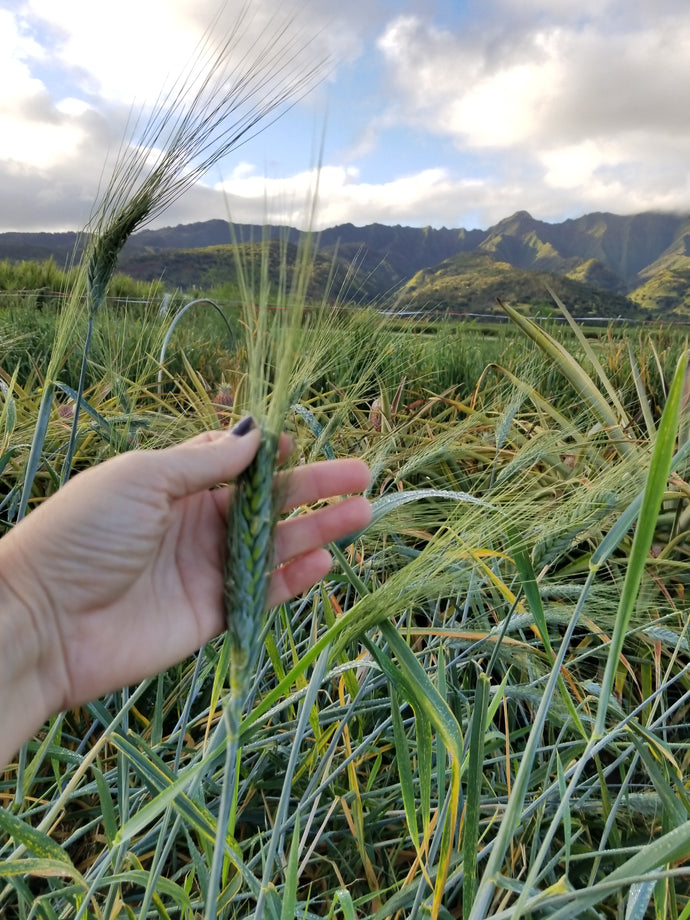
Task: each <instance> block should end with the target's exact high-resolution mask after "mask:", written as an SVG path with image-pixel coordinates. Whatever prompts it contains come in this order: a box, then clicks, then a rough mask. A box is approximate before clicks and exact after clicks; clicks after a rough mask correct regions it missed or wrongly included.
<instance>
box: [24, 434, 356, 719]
mask: <svg viewBox="0 0 690 920" xmlns="http://www.w3.org/2000/svg"><path fill="white" fill-rule="evenodd" d="M222 437H223V438H224V439H225V441H224V442H221V441H220V439H219V438H217V437H212V436H208V437H206V438H201V439H197V441H196V443H195V446H187V445H181V446H180V447H178V448H174V449H171V450H168V451H162V452H153V451H142V452H133V453H131V454H126V455H123V456H122V457H119V458H117V459H116V460H114V461H110V462H109V463H106V464H103V465H102V466H99V467H96V468H93V469H91V470H88V471H87V472H85V473H82V474H80V475H79V476H78V477H76V478H75V479H74V480H73V481H71V482H70V483H68V485H67V486H66V487H65V488H64V489H63V490H62V491H61V492H60V493H58V495H56V496H54V497H53V498H52V499H50V500H49V501H48V502H46V503H45V507H43V508H41V509H39V511H37V512H34V513H33V514H31V515H30V516H29V517H28V519H27V520H26V522H24V523H23V524H22V525H21V526H20V527H19V528H18V529H17V531H16V532H15V534H16V537H20V535H21V537H22V539H23V547H24V550H25V552H24V556H25V557H26V549H27V548H28V547H30V550H29V551H30V553H31V555H32V564H31V569H32V572H37V573H38V584H39V586H40V591H41V592H42V594H43V596H44V598H45V600H46V603H45V604H44V605H42V606H41V608H40V609H43V610H47V611H49V613H48V614H46V615H44V616H42V618H41V623H40V624H37V626H38V628H39V629H40V631H41V641H42V643H43V645H44V647H45V648H46V649H47V650H48V651H47V652H46V655H45V660H44V661H43V662H42V679H43V681H44V683H47V684H49V685H50V686H53V687H59V688H61V691H60V692H61V701H60V703H59V705H58V706H56V707H55V708H65V707H67V706H69V705H74V704H75V703H77V702H82V701H85V700H87V699H91V698H93V697H95V696H97V695H99V694H101V693H103V692H106V691H107V690H111V689H114V688H116V687H120V686H124V685H126V684H129V683H133V682H135V681H138V680H140V679H141V678H143V677H144V676H147V675H149V674H151V673H154V672H156V671H160V670H163V669H164V668H166V667H168V666H170V665H172V664H173V663H175V662H177V661H179V660H181V659H182V658H184V657H185V656H186V655H188V654H189V653H190V652H191V651H193V650H194V649H196V648H198V647H199V646H200V645H201V644H203V642H205V641H207V640H208V639H209V638H211V637H212V636H214V635H216V634H218V633H219V632H220V631H221V630H222V629H223V622H224V621H223V609H222V592H223V574H222V568H223V544H224V532H225V509H226V507H227V502H228V492H227V490H226V489H218V490H214V491H208V486H209V485H211V484H213V483H214V482H217V481H223V480H226V481H227V480H228V479H230V478H233V477H234V476H235V475H237V473H238V472H239V471H240V470H241V469H242V468H244V466H246V463H247V462H248V461H249V459H251V456H253V452H254V451H255V449H256V444H258V436H254V433H252V434H251V435H250V436H249V437H248V438H243V439H241V440H240V439H238V440H237V441H236V442H234V443H233V442H232V441H230V439H229V438H228V436H227V435H223V436H222ZM252 439H253V440H252ZM219 445H220V446H221V447H223V449H224V453H223V455H222V456H217V455H219V454H220V451H219ZM230 448H232V454H231V452H230ZM190 452H191V453H190ZM207 454H208V457H207ZM227 455H229V456H230V458H231V459H228V456H227ZM161 460H164V461H165V463H161ZM190 460H191V462H190ZM171 461H174V462H171ZM204 464H206V467H208V468H206V467H205V466H204ZM201 467H203V469H201ZM367 478H368V472H367V471H366V467H364V465H363V464H361V463H359V462H358V461H347V460H345V461H336V462H334V463H330V464H329V463H325V464H316V465H312V466H311V467H302V468H299V469H298V470H296V471H295V472H294V474H293V475H292V477H291V479H290V485H289V489H288V493H287V501H288V504H289V505H291V506H295V505H300V504H303V503H306V502H313V501H315V500H318V499H319V498H320V497H325V496H328V495H334V494H339V493H341V492H349V491H355V490H359V489H361V488H364V486H365V485H366V480H367ZM368 516H369V510H368V505H367V503H366V502H365V501H364V500H363V499H361V498H360V499H350V500H349V501H347V502H344V503H341V504H339V505H334V506H329V507H327V508H323V509H321V510H320V511H318V512H314V513H312V514H309V515H305V516H302V517H298V518H296V519H294V520H291V521H289V522H284V523H282V524H281V525H279V531H278V533H277V538H276V557H277V563H278V564H280V563H283V562H286V561H288V560H294V561H292V562H290V563H289V564H287V565H285V566H284V567H283V568H281V569H280V570H279V571H278V573H276V574H275V575H274V577H273V579H272V584H271V590H270V595H269V599H270V601H271V602H272V603H277V602H280V601H282V600H285V599H287V597H289V596H291V595H293V594H295V593H299V592H300V591H302V590H304V589H305V588H306V587H307V586H308V585H309V584H312V583H313V582H314V581H316V580H318V578H320V577H322V575H323V574H324V573H325V571H326V570H327V567H328V564H329V559H328V557H327V555H326V554H325V553H324V552H323V551H322V550H318V547H320V546H322V545H324V544H325V543H327V542H330V541H331V540H334V539H336V538H337V537H339V536H342V535H344V534H345V533H348V532H351V531H352V530H355V529H357V528H358V527H361V526H363V525H364V524H365V523H366V521H367V520H368ZM56 535H59V536H57V537H56ZM37 562H39V564H38V565H36V563H37ZM33 590H34V592H35V591H36V590H37V586H34V589H33Z"/></svg>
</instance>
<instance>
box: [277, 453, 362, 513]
mask: <svg viewBox="0 0 690 920" xmlns="http://www.w3.org/2000/svg"><path fill="white" fill-rule="evenodd" d="M370 482H371V472H370V471H369V467H368V466H367V465H366V463H364V462H363V461H362V460H358V459H356V458H355V457H350V458H345V459H341V460H324V461H321V462H319V463H309V464H307V466H298V467H296V468H295V469H294V470H289V471H288V472H286V473H281V474H280V475H279V487H278V489H279V491H278V494H279V495H281V496H282V499H283V500H282V510H283V511H290V510H291V509H292V508H297V507H299V506H300V505H310V504H312V503H313V502H316V501H319V500H320V499H322V498H330V497H331V496H333V495H346V494H348V493H349V492H363V491H364V489H366V488H367V486H368V485H369V483H370ZM283 490H284V492H283Z"/></svg>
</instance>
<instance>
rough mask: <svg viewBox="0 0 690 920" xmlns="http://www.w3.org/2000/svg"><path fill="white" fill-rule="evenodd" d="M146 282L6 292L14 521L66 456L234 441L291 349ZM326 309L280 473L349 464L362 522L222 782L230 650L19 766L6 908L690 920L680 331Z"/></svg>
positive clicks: (274, 647)
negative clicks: (107, 293)
mask: <svg viewBox="0 0 690 920" xmlns="http://www.w3.org/2000/svg"><path fill="white" fill-rule="evenodd" d="M135 294H136V292H133V291H125V292H124V296H123V298H122V300H118V301H115V300H112V301H105V302H104V303H103V304H102V305H101V306H100V307H99V309H98V311H97V312H95V313H91V314H89V312H88V310H87V309H86V307H85V306H84V305H83V301H81V300H80V299H79V298H78V297H74V298H72V300H71V301H70V304H71V305H70V306H65V305H60V304H58V303H45V304H41V305H40V306H41V308H40V309H38V308H37V304H36V296H35V295H32V294H28V293H27V294H24V295H22V296H19V295H17V296H15V297H14V298H8V299H6V300H4V301H3V302H2V303H0V342H1V348H0V391H1V392H0V438H1V442H0V469H1V470H2V481H1V485H0V531H1V532H6V531H7V530H9V529H10V528H12V527H13V526H15V525H16V523H17V520H18V519H19V517H20V516H21V514H23V513H29V514H30V513H31V511H32V509H33V508H35V507H36V506H37V505H39V504H40V503H41V502H42V501H43V500H44V499H45V498H46V497H48V496H50V495H51V494H52V493H53V492H55V491H56V490H57V489H58V488H59V487H60V481H61V478H64V471H65V469H67V471H68V473H71V474H74V473H75V472H78V471H79V470H83V469H85V468H87V467H89V466H91V465H93V464H96V463H99V462H101V461H103V460H104V459H106V458H108V457H110V456H113V455H114V454H118V453H121V452H123V451H129V450H134V449H140V448H159V447H163V446H165V445H169V444H172V443H176V442H178V441H181V440H183V439H184V438H186V437H188V436H189V435H191V434H194V433H196V432H199V431H202V430H206V429H214V428H219V427H226V426H228V425H231V424H233V423H234V422H235V421H236V420H237V419H238V418H240V417H241V416H242V414H243V413H244V411H245V410H244V407H246V405H247V404H248V402H249V400H248V392H249V389H250V383H251V381H250V380H249V379H248V378H249V376H250V366H251V355H252V347H253V344H252V343H253V342H255V341H256V338H257V336H258V335H262V336H263V337H264V339H265V340H266V341H267V342H269V344H270V343H272V345H271V347H274V351H273V352H272V353H273V354H278V353H280V352H281V349H283V346H284V339H283V338H281V336H284V328H283V326H281V324H280V322H278V321H275V322H274V321H273V319H270V317H269V322H268V324H267V325H264V326H260V323H261V320H260V319H259V313H260V311H258V312H257V313H256V314H255V324H253V321H252V316H254V314H252V313H251V311H245V312H244V314H242V316H240V315H238V314H237V312H236V311H233V310H232V309H229V308H228V309H225V308H223V307H222V305H221V309H220V311H219V310H218V309H216V308H214V307H212V306H211V305H209V304H208V303H206V302H200V303H198V304H195V305H194V306H192V307H190V308H189V309H188V310H186V311H184V312H183V303H182V302H177V301H174V302H173V303H172V304H170V306H169V308H168V310H167V312H163V311H161V310H160V291H158V290H156V291H150V292H149V293H148V294H146V293H144V296H143V297H142V298H139V299H143V300H145V301H146V300H147V298H148V302H144V303H140V302H134V299H135ZM139 294H141V292H139ZM127 296H129V297H130V302H128V301H127ZM264 305H265V306H276V307H278V308H280V310H276V311H275V313H273V314H271V316H273V318H274V319H275V317H278V316H279V315H280V312H281V311H282V313H289V309H290V306H289V304H288V303H285V302H282V301H281V300H280V297H278V299H277V300H276V301H275V303H274V302H273V301H272V300H271V297H270V296H267V297H265V298H264ZM507 309H508V310H510V308H509V307H508V308H507ZM321 312H322V313H325V314H327V315H326V316H325V317H321V316H320V315H319V311H318V310H316V311H315V313H314V315H313V316H312V315H311V314H305V316H304V318H303V319H302V322H301V329H300V339H299V350H298V353H297V355H296V357H295V356H293V357H292V358H291V360H292V361H293V370H292V374H293V376H292V378H291V379H292V381H293V383H294V384H295V385H294V389H293V390H291V391H290V392H291V399H290V403H289V406H288V410H287V412H286V414H285V427H286V428H287V429H288V430H289V431H290V433H291V434H292V435H293V437H294V439H295V441H296V444H297V450H296V452H295V455H294V456H293V457H292V458H291V461H290V462H291V463H292V464H299V463H300V462H302V461H308V460H312V459H317V458H321V457H333V456H335V457H340V456H357V457H361V458H363V459H364V460H365V461H366V462H367V463H368V464H369V465H370V467H371V470H372V474H373V479H372V485H371V489H370V491H369V493H368V497H369V499H370V500H371V502H372V503H373V506H374V519H373V522H372V524H371V526H370V527H369V528H367V529H366V530H365V531H364V532H362V533H359V534H355V535H353V537H352V539H351V540H350V541H349V542H348V541H344V543H345V542H347V545H342V546H334V547H333V548H332V549H333V552H334V554H335V557H336V562H335V565H334V568H333V570H332V572H331V573H330V575H329V576H328V577H327V578H326V579H325V580H324V581H323V582H322V583H320V584H318V585H316V586H315V587H314V588H313V589H312V590H311V591H310V592H308V593H307V594H306V595H304V596H302V597H300V598H299V599H298V600H296V601H294V602H292V603H286V604H283V605H282V606H281V607H279V608H278V609H276V610H274V611H272V612H271V613H270V614H269V615H268V617H267V619H266V623H265V626H264V627H263V631H262V633H261V643H260V645H261V648H260V651H259V654H258V659H257V660H256V662H255V663H254V668H253V672H252V675H251V680H250V682H249V685H248V689H247V692H246V696H245V697H244V698H243V699H242V700H241V718H240V722H239V729H238V732H237V737H236V738H235V739H234V741H233V743H234V748H233V749H232V750H233V752H234V754H235V756H236V768H235V769H234V770H233V771H230V774H229V773H228V769H227V766H228V763H227V757H226V752H227V749H228V745H229V744H230V741H229V739H228V738H227V737H226V734H224V731H225V728H224V726H225V722H224V719H223V710H224V706H225V705H226V703H227V700H228V694H229V690H228V684H227V674H228V666H227V661H228V654H229V652H228V646H227V641H228V640H227V638H226V637H224V636H221V637H220V638H218V639H217V640H215V641H213V642H210V643H208V644H207V645H206V646H204V647H203V648H202V649H201V651H200V652H199V653H198V654H197V655H196V656H194V657H192V658H190V659H188V660H185V661H183V662H182V663H180V664H179V665H177V666H176V667H173V668H172V669H170V670H169V671H167V672H165V673H163V674H160V675H154V676H152V677H151V678H150V679H149V680H146V681H144V682H143V683H141V684H139V685H137V686H131V687H128V688H124V689H122V690H121V691H119V692H116V693H112V694H110V695H109V696H107V697H106V698H103V699H100V700H98V701H95V702H93V703H90V704H88V705H85V706H82V707H80V708H79V709H76V710H71V711H67V712H63V713H61V714H60V715H58V716H55V717H54V718H53V719H51V721H50V722H49V723H48V724H46V725H45V726H44V727H43V729H42V731H41V732H40V733H39V734H38V735H37V736H36V737H35V738H34V740H32V741H30V742H29V743H28V744H26V745H25V747H24V748H22V750H21V751H20V752H18V753H17V755H16V757H15V758H14V760H13V762H12V763H10V764H9V765H7V766H6V767H5V768H4V769H3V770H2V771H0V805H1V806H2V808H1V809H0V860H1V861H2V862H1V863H0V915H2V916H3V917H7V918H15V917H17V918H22V920H29V918H34V917H35V918H46V920H48V918H50V920H58V918H60V920H62V918H79V917H84V918H86V917H89V918H91V917H93V918H101V917H103V918H135V917H136V918H145V917H157V918H168V917H171V918H172V917H175V918H185V920H193V918H197V917H202V916H204V915H205V912H206V915H208V913H209V897H210V895H209V889H210V887H213V886H214V885H216V886H217V889H218V890H217V892H216V893H215V894H214V895H213V898H214V914H213V915H214V916H215V915H217V916H222V917H228V918H248V917H260V916H263V917H266V918H271V920H273V918H275V920H285V918H293V917H300V918H301V917H304V918H316V917H329V918H336V917H337V918H345V920H352V918H377V920H383V918H400V920H402V918H406V920H407V918H409V920H412V918H422V917H428V916H433V917H440V918H444V920H446V918H460V917H462V918H469V920H484V918H505V920H508V918H510V920H516V918H520V917H525V918H528V917H529V918H558V920H565V918H592V920H594V918H621V920H622V918H626V920H634V918H672V920H679V918H682V920H687V918H689V917H690V634H689V628H690V627H689V624H690V619H689V615H688V591H689V590H690V510H689V508H690V504H689V498H690V487H689V486H688V474H689V473H690V442H689V440H688V431H689V424H690V416H689V415H688V407H687V395H688V378H687V376H686V364H685V353H686V347H687V342H686V341H685V340H684V337H683V334H682V333H680V332H679V331H678V330H677V329H673V328H672V327H659V328H639V329H628V330H622V329H618V328H616V329H608V330H602V331H601V332H600V334H599V335H598V336H597V337H591V336H588V337H587V338H585V337H584V336H583V335H582V334H581V332H579V331H578V330H576V329H572V328H571V327H570V326H568V325H566V326H564V327H558V328H555V327H553V326H549V327H544V326H537V325H535V324H533V323H531V322H530V321H529V320H528V319H526V318H525V317H522V316H520V315H519V314H515V313H513V314H512V316H511V323H510V325H509V326H508V325H507V326H505V327H504V326H500V327H496V328H493V327H492V328H491V329H484V328H482V327H480V326H477V325H474V324H456V325H453V324H450V323H446V324H444V323H438V324H433V325H430V326H428V327H427V326H424V325H422V324H419V323H417V324H415V325H414V326H408V325H406V324H405V323H404V322H402V321H400V322H397V321H393V320H391V319H390V318H387V317H384V318H382V317H381V316H380V315H379V314H377V313H376V312H375V311H373V310H371V311H366V310H359V309H358V310H355V309H349V308H348V307H347V306H342V307H340V308H339V309H335V310H334V309H333V308H332V307H330V306H329V307H328V308H326V307H325V306H324V307H323V309H322V311H321ZM221 314H222V315H221ZM322 319H323V320H325V321H322ZM305 356H307V357H309V356H311V357H313V360H309V361H307V360H303V359H304V357H305ZM277 376H278V369H277V366H273V365H270V364H269V366H268V371H267V379H268V387H269V397H268V398H269V400H270V398H271V392H270V390H271V385H272V381H273V382H275V379H277ZM77 404H78V409H79V411H78V412H75V408H77ZM75 419H76V421H75ZM55 538H56V539H60V534H56V535H55ZM145 615H146V613H145V611H142V612H141V616H142V617H144V616H145ZM229 775H232V776H233V781H232V783H230V780H229V778H228V777H229ZM228 785H230V786H231V787H230V788H226V787H227V786H228ZM224 797H225V798H228V797H229V800H230V804H231V808H230V812H229V820H226V818H227V816H226V814H225V812H224V810H223V805H222V801H223V799H224ZM219 852H220V856H218V853H219ZM214 856H215V857H216V858H215V859H214ZM214 865H218V869H217V870H216V869H215V868H214ZM216 872H217V873H219V875H218V878H217V879H215V880H214V873H216Z"/></svg>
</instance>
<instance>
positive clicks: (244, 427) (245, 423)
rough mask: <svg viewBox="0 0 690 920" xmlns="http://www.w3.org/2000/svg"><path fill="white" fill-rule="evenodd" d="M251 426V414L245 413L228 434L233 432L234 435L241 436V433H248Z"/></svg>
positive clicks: (252, 421)
mask: <svg viewBox="0 0 690 920" xmlns="http://www.w3.org/2000/svg"><path fill="white" fill-rule="evenodd" d="M253 427H254V419H253V417H252V416H251V415H247V416H245V418H243V419H242V421H241V422H238V423H237V424H236V425H235V427H234V428H232V429H231V430H230V434H234V435H235V437H237V438H241V437H242V435H244V434H249V432H250V431H251V430H252V428H253Z"/></svg>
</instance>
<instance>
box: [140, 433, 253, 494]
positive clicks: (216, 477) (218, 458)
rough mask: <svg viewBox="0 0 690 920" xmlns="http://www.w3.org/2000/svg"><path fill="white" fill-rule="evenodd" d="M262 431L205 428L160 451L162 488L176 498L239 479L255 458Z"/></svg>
mask: <svg viewBox="0 0 690 920" xmlns="http://www.w3.org/2000/svg"><path fill="white" fill-rule="evenodd" d="M260 443H261V431H260V430H259V429H258V428H253V429H252V430H250V431H249V432H247V433H246V434H241V435H239V436H237V435H234V434H233V432H232V431H230V432H227V431H204V432H203V433H202V434H199V435H197V436H196V437H194V438H191V439H190V440H189V441H184V442H183V443H182V444H176V445H175V446H173V447H166V448H165V449H163V450H161V451H159V452H158V463H159V470H158V473H159V475H160V476H161V483H160V486H161V488H162V489H163V490H164V491H165V492H166V493H167V494H168V496H169V497H170V498H172V499H176V498H184V496H186V495H192V494H193V493H195V492H201V491H203V490H205V489H210V488H211V487H212V486H216V485H218V484H219V483H222V482H229V481H230V480H232V479H235V478H236V477H237V476H238V475H239V474H240V473H241V472H242V471H243V470H245V469H246V468H247V467H248V466H249V464H250V463H251V462H252V460H253V459H254V456H255V454H256V452H257V450H258V449H259V444H260Z"/></svg>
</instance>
